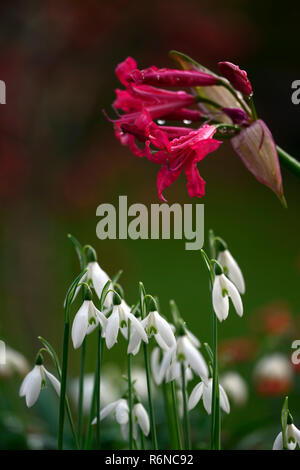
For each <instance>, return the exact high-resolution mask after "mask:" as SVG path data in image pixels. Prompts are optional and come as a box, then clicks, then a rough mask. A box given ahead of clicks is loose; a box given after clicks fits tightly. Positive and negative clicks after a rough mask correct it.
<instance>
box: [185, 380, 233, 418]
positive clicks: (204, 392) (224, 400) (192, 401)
mask: <svg viewBox="0 0 300 470" xmlns="http://www.w3.org/2000/svg"><path fill="white" fill-rule="evenodd" d="M212 385H213V379H208V380H205V381H202V382H199V383H198V384H197V385H196V386H195V387H194V388H193V390H192V393H191V395H190V398H189V403H188V407H189V410H192V409H193V408H195V406H196V405H197V404H198V402H199V401H200V399H201V398H202V400H203V405H204V408H205V410H206V412H207V413H208V414H209V415H210V414H211V403H212ZM219 391H220V406H221V408H222V410H224V411H225V413H230V404H229V400H228V397H227V394H226V392H225V390H224V388H223V387H222V385H219Z"/></svg>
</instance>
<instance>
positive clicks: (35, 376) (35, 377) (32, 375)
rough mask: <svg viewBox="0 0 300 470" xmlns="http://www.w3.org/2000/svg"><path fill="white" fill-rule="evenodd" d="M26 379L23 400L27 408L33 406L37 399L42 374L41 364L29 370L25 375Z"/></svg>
mask: <svg viewBox="0 0 300 470" xmlns="http://www.w3.org/2000/svg"><path fill="white" fill-rule="evenodd" d="M27 377H28V380H27V383H26V387H25V400H26V405H27V406H28V408H30V407H31V406H33V405H34V404H35V402H36V401H37V399H38V397H39V395H40V391H41V386H42V375H41V366H35V367H34V368H33V369H32V371H31V372H29V374H28V375H27Z"/></svg>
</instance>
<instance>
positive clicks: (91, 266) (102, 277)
mask: <svg viewBox="0 0 300 470" xmlns="http://www.w3.org/2000/svg"><path fill="white" fill-rule="evenodd" d="M86 276H87V280H91V281H92V283H93V286H94V289H95V291H96V294H97V296H98V298H99V299H100V297H101V294H102V290H103V288H104V286H105V284H106V283H107V282H108V281H110V278H109V277H108V275H107V274H106V272H105V271H103V269H102V268H100V266H99V264H98V262H97V261H91V262H90V263H88V265H87V273H86ZM112 296H113V294H112V292H108V294H107V296H106V298H105V301H104V306H105V307H106V308H110V307H111V306H112Z"/></svg>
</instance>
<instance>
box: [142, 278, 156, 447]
mask: <svg viewBox="0 0 300 470" xmlns="http://www.w3.org/2000/svg"><path fill="white" fill-rule="evenodd" d="M144 295H145V290H144V286H143V284H142V283H140V285H139V301H140V311H141V316H142V319H143V318H145V312H144ZM143 352H144V362H145V372H146V380H147V392H148V405H149V415H150V429H151V438H152V442H153V447H154V450H157V449H158V446H157V436H156V426H155V416H154V409H153V401H152V392H151V375H150V361H149V352H148V345H147V344H146V343H145V342H143Z"/></svg>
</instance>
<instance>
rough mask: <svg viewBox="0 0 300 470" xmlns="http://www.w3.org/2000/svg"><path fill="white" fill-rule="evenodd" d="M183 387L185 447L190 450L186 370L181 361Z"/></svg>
mask: <svg viewBox="0 0 300 470" xmlns="http://www.w3.org/2000/svg"><path fill="white" fill-rule="evenodd" d="M181 387H182V398H183V424H184V434H185V447H186V449H187V450H190V449H191V437H190V420H189V411H188V406H187V397H186V383H185V370H184V364H183V363H181Z"/></svg>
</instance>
